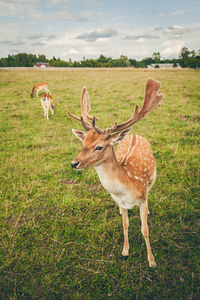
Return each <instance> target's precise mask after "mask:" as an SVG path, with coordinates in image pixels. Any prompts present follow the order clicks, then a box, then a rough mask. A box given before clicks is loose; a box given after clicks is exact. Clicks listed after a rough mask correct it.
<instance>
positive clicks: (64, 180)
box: [59, 178, 78, 185]
mask: <svg viewBox="0 0 200 300" xmlns="http://www.w3.org/2000/svg"><path fill="white" fill-rule="evenodd" d="M59 183H60V184H62V185H69V184H72V185H76V184H78V183H77V182H76V180H74V179H72V178H67V179H60V180H59Z"/></svg>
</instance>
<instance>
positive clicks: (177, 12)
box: [171, 9, 188, 16]
mask: <svg viewBox="0 0 200 300" xmlns="http://www.w3.org/2000/svg"><path fill="white" fill-rule="evenodd" d="M186 12H188V9H186V10H178V11H175V12H173V13H172V14H171V15H172V16H177V15H182V14H184V13H186Z"/></svg>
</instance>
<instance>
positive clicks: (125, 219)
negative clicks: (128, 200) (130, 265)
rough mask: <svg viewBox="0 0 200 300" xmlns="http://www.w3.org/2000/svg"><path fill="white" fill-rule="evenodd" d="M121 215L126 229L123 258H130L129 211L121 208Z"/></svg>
mask: <svg viewBox="0 0 200 300" xmlns="http://www.w3.org/2000/svg"><path fill="white" fill-rule="evenodd" d="M120 213H121V214H122V224H123V228H124V248H123V251H122V258H128V255H129V242H128V227H129V220H128V209H124V208H121V207H120Z"/></svg>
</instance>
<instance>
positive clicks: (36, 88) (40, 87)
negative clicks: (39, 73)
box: [31, 82, 51, 98]
mask: <svg viewBox="0 0 200 300" xmlns="http://www.w3.org/2000/svg"><path fill="white" fill-rule="evenodd" d="M41 90H44V91H45V92H46V93H47V94H48V93H49V94H50V95H51V93H50V90H49V89H48V84H47V83H46V82H42V83H38V84H35V85H34V87H33V89H32V92H31V98H33V95H34V93H36V96H37V97H38V93H39V91H41Z"/></svg>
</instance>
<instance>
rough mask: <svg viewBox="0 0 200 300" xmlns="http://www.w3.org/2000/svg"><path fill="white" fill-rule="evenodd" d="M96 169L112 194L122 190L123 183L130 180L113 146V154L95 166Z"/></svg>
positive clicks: (105, 186)
mask: <svg viewBox="0 0 200 300" xmlns="http://www.w3.org/2000/svg"><path fill="white" fill-rule="evenodd" d="M95 170H96V172H97V174H98V176H99V179H100V181H101V183H102V185H103V186H104V188H105V189H106V190H107V191H108V192H109V193H111V194H116V193H118V192H119V189H120V191H121V185H123V184H124V183H125V182H126V183H127V181H130V179H129V177H128V175H127V174H126V172H125V171H124V169H123V168H122V166H121V165H120V164H119V163H118V161H117V158H116V156H115V153H114V150H113V148H112V150H111V154H110V156H109V158H108V159H107V160H105V161H104V162H102V163H101V164H99V165H97V166H95Z"/></svg>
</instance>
